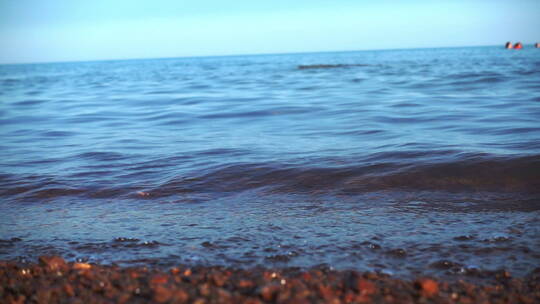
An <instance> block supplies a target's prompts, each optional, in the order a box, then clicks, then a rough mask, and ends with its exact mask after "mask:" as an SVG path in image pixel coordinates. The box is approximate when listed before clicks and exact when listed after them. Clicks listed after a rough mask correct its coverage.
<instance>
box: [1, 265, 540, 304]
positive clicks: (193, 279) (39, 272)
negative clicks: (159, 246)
mask: <svg viewBox="0 0 540 304" xmlns="http://www.w3.org/2000/svg"><path fill="white" fill-rule="evenodd" d="M0 302H2V303H30V302H32V303H36V302H37V303H66V302H69V303H105V302H107V303H111V302H112V303H199V304H202V303H539V302H540V268H537V269H535V270H534V271H531V272H530V274H529V275H527V276H525V277H523V278H513V277H512V276H511V274H510V273H508V272H506V271H501V272H498V273H495V274H494V277H493V281H492V282H490V283H473V282H468V281H467V280H457V281H450V280H448V279H439V278H436V277H422V276H419V277H417V278H414V279H399V278H394V277H392V276H390V275H387V274H381V273H372V272H359V271H354V270H330V269H320V268H310V269H295V268H283V269H279V268H278V269H270V268H251V269H233V268H227V267H222V266H196V267H188V266H178V267H174V268H171V269H169V270H168V271H164V270H162V269H157V268H148V267H144V266H142V267H141V266H137V267H121V266H117V265H99V264H88V263H76V262H66V261H65V260H64V259H63V258H61V257H58V256H41V257H40V258H39V259H38V262H37V263H29V264H23V263H18V262H14V261H0Z"/></svg>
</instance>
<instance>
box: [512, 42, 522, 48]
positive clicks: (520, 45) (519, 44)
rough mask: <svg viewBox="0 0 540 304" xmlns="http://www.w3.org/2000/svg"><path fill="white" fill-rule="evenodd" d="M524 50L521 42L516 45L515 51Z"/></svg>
mask: <svg viewBox="0 0 540 304" xmlns="http://www.w3.org/2000/svg"><path fill="white" fill-rule="evenodd" d="M522 48H523V45H522V44H521V42H518V43H516V44H514V49H516V50H521V49H522Z"/></svg>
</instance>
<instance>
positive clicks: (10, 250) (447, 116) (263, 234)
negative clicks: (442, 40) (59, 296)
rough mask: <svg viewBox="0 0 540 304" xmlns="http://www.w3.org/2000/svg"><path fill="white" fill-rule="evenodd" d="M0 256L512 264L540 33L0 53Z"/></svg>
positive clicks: (528, 222)
mask: <svg viewBox="0 0 540 304" xmlns="http://www.w3.org/2000/svg"><path fill="white" fill-rule="evenodd" d="M0 138H1V142H0V239H1V240H0V259H22V260H24V259H29V260H31V259H35V258H36V257H37V256H39V255H42V254H60V255H63V256H64V257H66V258H68V259H71V260H84V261H92V262H101V263H119V264H123V265H132V264H144V265H157V266H163V267H168V266H171V265H175V264H180V263H182V264H188V265H199V264H202V265H225V266H233V267H254V266H265V267H314V266H325V267H333V268H337V269H356V270H367V271H381V272H387V273H390V274H393V275H396V276H405V277H406V276H410V275H416V274H428V275H429V274H433V275H449V276H461V275H472V276H475V275H476V276H480V275H481V274H482V273H485V272H489V271H493V270H498V269H506V270H508V271H510V272H511V273H512V274H514V275H517V276H520V275H525V274H527V273H528V272H530V271H531V270H532V269H534V268H535V267H538V265H540V50H538V49H533V48H531V47H528V48H526V49H524V50H519V51H517V50H505V49H503V48H502V47H474V48H441V49H412V50H388V51H361V52H339V53H309V54H283V55H259V56H232V57H205V58H175V59H153V60H125V61H100V62H73V63H50V64H27V65H2V66H0Z"/></svg>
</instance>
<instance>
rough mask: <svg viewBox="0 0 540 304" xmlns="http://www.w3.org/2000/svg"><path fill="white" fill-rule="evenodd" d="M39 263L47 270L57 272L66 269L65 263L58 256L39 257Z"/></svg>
mask: <svg viewBox="0 0 540 304" xmlns="http://www.w3.org/2000/svg"><path fill="white" fill-rule="evenodd" d="M39 263H40V264H41V265H42V266H45V267H47V268H48V269H49V270H58V269H63V268H65V267H66V261H64V259H62V258H61V257H59V256H40V257H39Z"/></svg>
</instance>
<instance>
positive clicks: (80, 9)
mask: <svg viewBox="0 0 540 304" xmlns="http://www.w3.org/2000/svg"><path fill="white" fill-rule="evenodd" d="M506 41H513V42H516V41H521V42H523V43H534V42H540V0H439V1H437V0H393V1H390V0H378V1H367V0H366V1H365V0H271V1H253V0H250V1H248V0H236V1H235V0H229V1H225V0H193V1H182V0H151V1H133V0H129V1H128V0H91V1H84V0H80V1H79V0H0V63H31V62H56V61H86V60H105V59H132V58H161V57H190V56H214V55H239V54H268V53H290V52H319V51H349V50H372V49H399V48H423V47H454V46H479V45H503V44H504V43H505V42H506Z"/></svg>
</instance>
